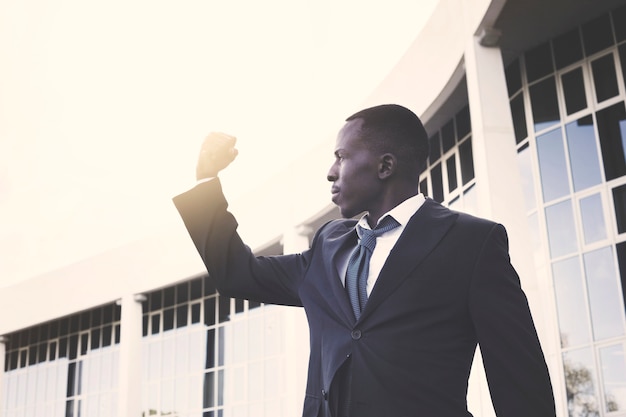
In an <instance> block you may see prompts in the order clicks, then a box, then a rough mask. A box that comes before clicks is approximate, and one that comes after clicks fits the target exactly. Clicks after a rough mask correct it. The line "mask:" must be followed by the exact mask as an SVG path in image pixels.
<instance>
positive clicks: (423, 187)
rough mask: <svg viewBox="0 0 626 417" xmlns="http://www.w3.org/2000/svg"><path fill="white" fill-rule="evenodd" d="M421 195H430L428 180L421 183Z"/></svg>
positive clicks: (425, 179)
mask: <svg viewBox="0 0 626 417" xmlns="http://www.w3.org/2000/svg"><path fill="white" fill-rule="evenodd" d="M420 193H422V194H424V195H428V178H424V179H423V180H421V181H420Z"/></svg>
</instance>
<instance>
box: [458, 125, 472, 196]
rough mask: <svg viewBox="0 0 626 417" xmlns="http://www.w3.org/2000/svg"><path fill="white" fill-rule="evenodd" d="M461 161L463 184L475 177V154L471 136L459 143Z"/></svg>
mask: <svg viewBox="0 0 626 417" xmlns="http://www.w3.org/2000/svg"><path fill="white" fill-rule="evenodd" d="M459 159H460V163H461V180H462V181H463V185H465V184H467V183H468V182H470V181H471V180H473V179H474V156H473V154H472V138H471V137H469V138H467V140H465V141H464V142H463V143H461V144H460V145H459Z"/></svg>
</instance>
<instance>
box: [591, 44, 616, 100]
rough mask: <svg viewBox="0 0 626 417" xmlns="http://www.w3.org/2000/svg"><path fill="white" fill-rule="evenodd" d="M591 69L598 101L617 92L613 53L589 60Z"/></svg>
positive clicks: (613, 95)
mask: <svg viewBox="0 0 626 417" xmlns="http://www.w3.org/2000/svg"><path fill="white" fill-rule="evenodd" d="M591 70H592V73H593V85H594V86H595V88H596V99H597V100H598V103H600V102H602V101H604V100H607V99H609V98H611V97H615V96H616V95H618V94H619V87H618V86H617V73H616V72H615V63H614V62H613V54H609V55H606V56H603V57H602V58H599V59H596V60H595V61H593V62H591Z"/></svg>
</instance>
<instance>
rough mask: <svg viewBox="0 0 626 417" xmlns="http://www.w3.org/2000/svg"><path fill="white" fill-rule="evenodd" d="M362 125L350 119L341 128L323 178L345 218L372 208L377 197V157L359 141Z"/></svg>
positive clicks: (379, 184)
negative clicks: (325, 175) (332, 156)
mask: <svg viewBox="0 0 626 417" xmlns="http://www.w3.org/2000/svg"><path fill="white" fill-rule="evenodd" d="M362 124H363V120H361V119H354V120H351V121H349V122H347V123H346V124H345V125H344V127H343V128H342V129H341V131H340V132H339V135H338V136H337V143H336V147H335V162H334V163H333V164H332V166H331V167H330V170H329V171H328V175H327V179H328V181H330V182H332V183H333V186H332V189H331V193H332V201H333V203H335V204H337V206H338V207H339V209H340V211H341V215H342V216H343V217H346V218H349V217H353V216H356V215H357V214H359V213H361V212H364V211H372V210H374V209H376V208H377V205H378V203H379V201H380V198H381V185H382V182H381V181H380V178H379V176H378V171H379V158H378V155H376V154H375V152H373V151H372V150H370V149H368V148H367V146H366V145H365V143H364V142H363V140H362V139H361V134H360V132H361V125H362Z"/></svg>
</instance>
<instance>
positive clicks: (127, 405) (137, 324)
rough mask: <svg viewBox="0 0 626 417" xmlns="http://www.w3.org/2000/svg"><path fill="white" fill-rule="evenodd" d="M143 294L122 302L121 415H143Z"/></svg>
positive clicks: (125, 298) (120, 303)
mask: <svg viewBox="0 0 626 417" xmlns="http://www.w3.org/2000/svg"><path fill="white" fill-rule="evenodd" d="M145 299H146V297H145V296H144V295H143V294H136V295H133V294H129V295H125V296H124V297H122V299H121V300H119V301H118V304H119V305H121V307H122V319H121V335H120V360H119V364H118V366H119V407H118V415H119V416H127V417H140V416H141V338H142V309H141V303H142V302H143V301H144V300H145Z"/></svg>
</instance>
